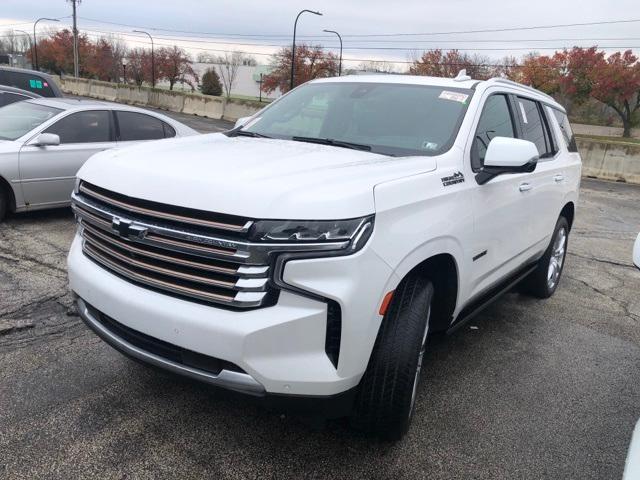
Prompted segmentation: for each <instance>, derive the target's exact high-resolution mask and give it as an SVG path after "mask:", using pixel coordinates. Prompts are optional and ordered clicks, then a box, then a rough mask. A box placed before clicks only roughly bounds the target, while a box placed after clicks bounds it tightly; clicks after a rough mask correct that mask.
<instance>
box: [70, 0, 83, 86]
mask: <svg viewBox="0 0 640 480" xmlns="http://www.w3.org/2000/svg"><path fill="white" fill-rule="evenodd" d="M67 1H69V2H71V6H72V8H73V76H74V77H76V78H78V77H79V76H80V60H79V58H78V14H77V12H76V9H77V7H78V5H80V2H81V1H82V0H67Z"/></svg>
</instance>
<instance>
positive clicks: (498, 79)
mask: <svg viewBox="0 0 640 480" xmlns="http://www.w3.org/2000/svg"><path fill="white" fill-rule="evenodd" d="M487 82H490V83H505V84H507V85H511V86H514V87H519V88H524V89H525V90H529V91H530V92H534V93H537V94H538V95H542V96H543V97H546V98H548V99H549V100H551V101H552V102H554V103H558V102H557V100H556V99H555V98H553V97H552V96H551V95H548V94H546V93H544V92H541V91H540V90H536V89H535V88H533V87H530V86H529V85H523V84H522V83H518V82H514V81H513V80H509V79H507V78H501V77H493V78H490V79H489V80H487Z"/></svg>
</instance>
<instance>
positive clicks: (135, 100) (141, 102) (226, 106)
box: [56, 77, 265, 122]
mask: <svg viewBox="0 0 640 480" xmlns="http://www.w3.org/2000/svg"><path fill="white" fill-rule="evenodd" d="M56 81H58V83H59V85H60V88H61V89H62V91H63V92H65V93H69V94H72V95H82V96H85V97H92V98H98V99H101V100H108V101H111V102H119V103H127V104H130V105H138V106H141V107H153V108H159V109H162V110H168V111H170V112H179V113H187V114H191V115H198V116H201V117H208V118H215V119H223V120H228V121H230V122H235V121H236V120H237V119H238V118H241V117H247V116H249V115H253V114H254V113H255V112H257V111H258V110H260V109H262V108H264V107H265V104H264V103H260V102H255V101H251V100H237V99H227V98H224V97H213V96H210V95H201V94H198V93H185V92H177V91H172V90H164V89H160V88H151V87H138V86H136V85H128V84H122V83H111V82H103V81H100V80H88V79H85V78H75V77H64V78H56Z"/></svg>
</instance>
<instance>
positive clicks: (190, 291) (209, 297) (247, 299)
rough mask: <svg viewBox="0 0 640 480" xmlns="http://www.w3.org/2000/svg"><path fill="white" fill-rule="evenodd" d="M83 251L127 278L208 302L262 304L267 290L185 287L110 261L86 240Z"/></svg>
mask: <svg viewBox="0 0 640 480" xmlns="http://www.w3.org/2000/svg"><path fill="white" fill-rule="evenodd" d="M83 251H84V253H85V254H86V255H88V256H89V257H90V258H92V259H94V260H95V261H97V262H98V263H100V264H102V265H104V266H106V267H107V268H109V269H110V270H113V271H114V272H116V273H118V274H120V275H122V276H123V277H126V278H129V279H131V280H134V281H136V282H139V283H142V284H145V285H149V286H151V287H155V288H159V289H162V290H167V291H169V292H173V293H177V294H180V295H186V296H189V297H194V298H197V299H200V300H205V301H208V302H215V303H221V304H224V305H229V306H240V307H245V308H246V307H258V306H260V305H261V304H262V299H263V298H264V297H265V296H266V295H267V292H251V296H246V295H244V296H243V293H244V292H240V293H238V294H236V295H235V296H234V295H222V294H218V293H213V292H210V291H207V290H202V289H198V288H191V287H186V286H183V285H179V284H175V283H173V282H168V281H164V280H161V279H158V278H155V277H152V276H149V275H145V274H142V273H139V272H136V271H134V270H132V269H130V268H127V267H125V266H123V265H121V264H120V263H118V262H114V261H112V260H111V259H109V258H108V257H107V256H105V255H103V254H101V253H100V252H99V251H96V250H95V249H94V248H93V247H92V246H91V244H87V243H86V242H85V244H84V247H83Z"/></svg>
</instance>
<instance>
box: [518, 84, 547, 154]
mask: <svg viewBox="0 0 640 480" xmlns="http://www.w3.org/2000/svg"><path fill="white" fill-rule="evenodd" d="M516 102H517V104H518V108H517V110H518V115H519V116H520V123H521V125H522V138H524V139H525V140H529V141H530V142H533V143H535V145H536V147H538V153H540V156H541V157H543V156H546V155H549V154H553V152H552V151H551V150H552V149H551V148H550V147H549V140H548V138H547V136H546V134H545V125H544V123H543V120H542V117H541V116H540V110H539V109H538V102H534V101H533V100H529V99H527V98H522V97H518V99H517V100H516Z"/></svg>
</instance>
